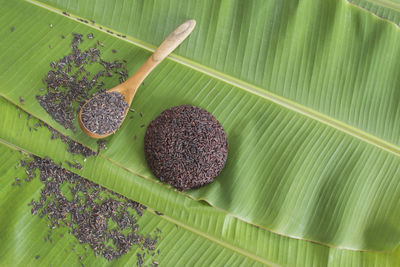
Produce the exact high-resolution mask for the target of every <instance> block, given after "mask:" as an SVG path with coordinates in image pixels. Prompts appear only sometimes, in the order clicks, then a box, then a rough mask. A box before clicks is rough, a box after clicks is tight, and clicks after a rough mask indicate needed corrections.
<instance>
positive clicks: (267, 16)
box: [0, 1, 400, 266]
mask: <svg viewBox="0 0 400 267" xmlns="http://www.w3.org/2000/svg"><path fill="white" fill-rule="evenodd" d="M2 2H3V3H2V6H3V9H2V10H1V11H0V12H1V13H0V15H1V16H0V25H4V26H3V27H2V29H0V37H1V40H2V41H1V43H0V62H1V65H0V95H2V96H3V97H4V98H5V99H7V101H6V100H2V102H1V103H2V104H1V109H2V112H1V114H2V117H1V119H0V123H1V130H0V131H1V136H0V138H1V140H2V142H3V143H5V144H9V145H10V146H11V147H13V148H15V147H19V148H21V149H24V150H26V151H28V152H31V153H34V154H37V155H41V156H50V157H51V158H53V159H55V160H56V161H57V160H58V161H62V160H65V159H68V158H69V157H71V156H70V155H68V153H67V152H65V148H63V149H60V147H63V144H62V143H59V144H56V142H55V141H54V142H51V143H50V145H49V138H50V133H49V132H46V130H40V131H39V132H37V133H36V132H29V131H28V129H27V128H26V122H25V121H22V120H21V122H20V121H19V120H17V118H18V110H17V108H16V107H15V106H13V105H12V104H11V103H13V104H15V105H18V106H19V108H21V109H24V110H27V111H28V112H29V113H31V114H33V115H34V116H35V117H37V118H39V119H41V120H42V121H45V122H46V123H48V124H49V125H51V126H52V127H54V128H56V129H58V130H60V131H61V132H63V133H65V134H67V135H69V136H71V137H72V138H73V139H75V140H77V141H79V142H81V143H84V144H86V145H88V146H91V147H94V144H95V142H94V141H93V140H91V139H89V138H88V137H86V136H84V135H83V134H82V133H78V134H74V133H72V132H71V131H67V130H65V129H63V128H62V127H61V126H60V125H58V124H57V123H56V122H54V121H53V120H52V119H51V118H50V116H49V115H48V114H47V113H46V112H45V111H44V110H43V109H42V108H41V107H40V105H39V104H38V103H37V102H36V100H35V95H36V94H38V92H39V91H38V90H39V88H40V87H43V84H42V83H41V78H42V77H43V75H44V74H45V73H47V71H48V68H49V66H48V65H49V63H50V62H51V61H53V60H56V59H58V58H60V57H62V56H63V55H65V54H66V53H67V51H68V49H69V44H70V39H66V40H62V39H61V38H60V36H61V35H62V34H65V35H68V34H70V33H71V32H82V33H85V34H86V33H89V32H94V33H95V36H96V37H97V39H99V40H101V41H102V42H103V43H105V44H106V47H105V49H104V56H105V57H111V56H112V52H111V50H112V49H118V55H119V56H121V57H123V58H127V59H128V61H129V63H128V67H129V69H130V71H131V73H130V74H133V73H134V71H135V70H137V69H138V68H139V67H140V65H141V64H142V63H143V62H144V61H145V59H146V58H147V57H148V56H150V52H149V51H150V50H152V49H153V48H154V45H157V44H159V43H160V42H161V41H162V39H163V38H164V37H165V36H166V35H168V33H169V32H170V31H172V30H173V29H174V28H175V27H176V26H177V25H179V24H180V23H181V22H183V21H184V20H186V19H189V18H195V19H196V20H197V22H198V25H197V28H196V30H195V32H194V33H193V34H192V35H191V36H190V37H189V39H188V40H187V41H186V42H185V43H183V44H182V45H181V47H180V48H178V50H177V51H176V54H175V55H172V56H171V57H170V58H169V59H168V60H166V62H165V63H162V64H161V66H159V67H158V68H157V69H156V70H155V71H154V73H153V74H152V75H150V76H149V77H148V79H147V80H146V82H145V85H144V86H142V87H141V88H140V89H139V92H138V94H137V96H136V97H135V100H134V103H133V106H134V107H135V109H137V110H139V111H142V112H143V113H144V118H143V119H141V120H140V119H136V120H130V121H126V122H125V123H124V125H123V127H122V128H121V130H120V131H119V132H118V133H117V134H116V135H114V136H113V137H111V138H109V144H108V147H109V149H108V150H106V151H105V152H103V153H102V154H101V155H100V156H99V157H96V158H93V159H91V158H90V159H88V160H87V161H86V162H85V164H84V169H83V170H82V173H80V174H81V175H83V176H84V177H86V178H88V179H90V180H92V181H95V182H97V183H99V184H101V185H104V186H106V187H108V188H110V189H112V190H114V191H116V192H119V193H121V194H123V195H125V196H128V197H130V198H132V199H134V200H136V201H139V202H141V203H143V204H145V205H148V206H149V207H150V209H151V210H158V211H161V212H163V213H164V214H165V215H164V216H161V217H160V216H155V215H152V214H150V215H148V220H149V221H153V222H154V225H157V224H159V225H160V226H164V225H165V228H166V229H167V231H165V230H164V229H163V230H164V232H168V231H170V233H171V234H168V235H167V236H170V235H171V237H170V238H171V239H168V238H167V237H166V238H165V239H164V240H163V241H162V243H160V246H161V247H162V246H165V249H164V250H168V251H167V252H166V254H165V255H166V256H163V257H161V259H160V261H161V262H164V263H168V264H171V265H186V264H188V265H190V264H191V263H197V264H205V265H209V264H211V265H212V264H214V265H224V264H228V265H240V264H243V265H252V264H253V262H259V263H264V264H269V265H284V266H287V265H289V266H310V265H313V264H315V266H324V265H330V266H343V265H346V263H347V265H350V263H351V264H354V265H355V266H356V265H360V266H368V265H369V264H370V265H371V266H376V265H381V266H391V265H393V266H395V265H396V263H398V262H399V260H400V259H399V252H398V249H397V250H395V249H396V247H398V244H399V241H400V240H399V239H400V229H399V228H400V225H399V222H400V213H399V209H400V205H399V203H400V189H399V184H400V183H399V182H400V180H399V174H398V169H399V168H398V167H399V157H398V155H399V151H400V150H399V147H398V143H399V137H398V136H399V135H398V131H399V130H400V128H399V127H398V123H399V120H398V118H397V117H398V113H399V111H398V110H399V108H398V98H397V96H398V89H399V84H400V80H399V78H398V77H399V73H400V66H399V64H396V63H397V62H399V57H400V50H399V46H398V45H397V44H398V43H399V41H400V40H399V39H400V37H399V29H398V28H397V27H396V26H395V25H394V24H393V23H391V22H389V21H385V20H382V19H380V18H378V17H376V16H374V15H372V14H371V13H369V12H366V11H364V10H362V9H359V8H358V7H355V6H351V5H348V4H347V3H345V2H342V1H329V2H327V3H319V2H318V1H303V2H294V1H288V2H280V1H270V2H268V3H264V2H262V1H259V2H257V1H249V2H243V1H237V2H233V1H221V2H217V1H187V2H185V3H181V2H179V1H176V2H175V1H168V2H162V3H158V2H157V3H156V2H153V1H116V5H115V6H114V5H113V4H111V2H109V1H43V3H42V2H36V1H35V2H33V1H32V2H24V1H16V2H10V1H7V2H6V1H2ZM64 10H66V11H68V12H70V13H71V14H72V15H73V16H79V17H82V18H85V19H88V20H89V19H93V20H95V21H96V25H87V24H84V23H80V22H78V21H76V20H75V19H74V18H70V17H65V16H63V15H62V14H61V11H64ZM395 11H396V10H395ZM49 24H52V25H53V27H52V28H50V27H49ZM99 25H102V27H103V28H109V29H112V30H113V31H114V32H119V33H123V34H126V35H128V40H122V39H121V38H117V37H116V36H115V35H114V36H112V35H109V34H106V33H104V32H101V31H99V30H98V29H97V27H98V26H99ZM10 27H15V31H14V32H12V33H11V32H10ZM85 44H86V45H88V46H91V45H93V44H90V43H89V42H86V43H85ZM49 45H52V48H51V49H50V48H49ZM114 82H115V83H116V82H117V81H114ZM115 83H114V84H113V83H112V82H110V81H109V82H108V84H106V86H108V87H109V88H110V87H112V86H113V85H115ZM20 96H24V98H25V104H24V105H21V104H20V103H19V97H20ZM186 103H190V104H195V105H199V106H202V107H204V108H206V109H207V110H209V111H211V112H212V113H213V114H215V115H216V117H217V118H218V119H219V120H220V121H221V123H222V124H223V126H224V127H225V129H226V131H227V133H228V138H229V141H230V154H229V158H228V162H227V166H226V168H225V170H224V171H223V173H222V174H221V175H220V177H218V178H217V180H216V181H215V182H214V183H213V184H211V185H209V186H206V187H204V188H202V189H200V190H195V191H191V192H188V193H185V194H183V193H179V192H176V191H174V190H172V189H171V188H169V187H167V186H165V185H162V184H160V183H159V182H158V181H157V180H156V179H155V178H154V176H153V175H152V174H151V172H150V171H149V170H148V168H147V165H146V163H145V161H144V156H143V142H142V140H143V136H144V129H143V128H140V125H141V124H142V123H143V122H145V123H146V125H147V124H148V123H149V122H150V121H151V120H152V119H154V118H155V117H156V116H157V115H158V114H159V113H160V112H161V111H162V110H163V109H165V108H168V107H171V106H175V105H179V104H186ZM3 114H4V115H3ZM16 120H17V121H16ZM134 135H137V137H138V138H137V140H138V141H136V142H134V141H133V136H134ZM3 153H5V154H9V153H8V152H6V150H5V152H3ZM3 153H2V154H3ZM5 158H7V159H8V157H5ZM10 161H11V159H10ZM10 164H11V163H10ZM9 166H10V165H8V167H7V168H5V170H7V169H9ZM9 172H10V173H8V174H7V175H6V176H4V177H7V179H8V181H9V182H8V183H6V182H5V185H4V187H3V188H5V190H4V191H3V192H4V194H6V195H7V198H2V204H1V205H2V207H3V206H4V207H8V206H9V202H10V199H18V198H19V197H18V196H17V195H18V192H17V191H15V190H14V188H10V187H7V185H9V184H10V183H11V182H12V179H13V177H11V176H13V175H16V174H14V173H13V171H12V168H11V169H9ZM15 172H17V171H15ZM38 186H39V185H38ZM37 188H38V187H36V189H34V188H32V189H26V190H28V191H27V193H26V195H27V198H26V199H25V200H22V199H19V201H18V202H15V203H13V209H7V211H6V212H4V214H1V217H0V218H6V217H13V218H15V221H13V223H12V222H8V221H5V222H4V224H5V225H4V226H3V225H2V229H6V230H4V231H3V232H4V233H7V235H5V234H4V235H5V236H6V237H7V238H8V239H6V241H7V242H2V246H4V247H3V248H2V253H3V255H4V256H2V257H0V260H2V261H3V263H5V264H6V265H10V264H12V263H15V262H17V263H20V264H26V263H28V264H29V263H31V264H35V263H36V262H35V261H34V260H33V259H34V255H33V254H34V253H35V252H34V251H30V250H29V247H31V246H32V247H37V248H42V246H43V245H41V244H40V243H39V242H38V243H35V244H34V245H32V244H33V243H32V240H36V239H37V237H38V236H39V235H40V234H41V230H40V229H39V228H41V227H40V226H36V228H35V229H34V230H32V229H26V231H27V232H29V233H30V234H29V235H28V234H26V235H22V236H26V237H21V236H18V241H16V239H17V237H16V236H15V234H14V232H15V231H16V230H17V229H18V228H13V227H16V226H15V225H16V222H19V223H22V224H28V222H30V221H32V220H33V218H31V217H27V214H29V209H28V208H25V209H23V208H22V207H24V205H26V203H28V202H29V201H30V199H31V198H32V196H34V194H35V193H36V194H37ZM29 190H32V191H29ZM11 197H12V198H11ZM196 200H204V201H206V202H208V203H209V204H211V205H212V207H211V206H208V205H207V204H205V203H204V202H198V201H196ZM26 201H28V202H26ZM214 207H215V208H214ZM17 210H21V211H17ZM2 212H3V211H2ZM146 218H147V217H146ZM146 218H143V220H147V219H146ZM171 223H172V224H171ZM39 224H40V222H38V225H39ZM42 224H43V223H42ZM173 224H177V225H180V226H182V227H181V228H182V229H184V231H183V233H182V239H184V240H185V245H182V246H179V242H177V240H176V239H173V238H172V237H173V236H175V234H174V232H172V231H173V230H172V228H173V227H171V225H172V226H173ZM168 229H169V230H168ZM42 231H43V230H42ZM168 233H169V232H168ZM2 236H3V234H2ZM177 238H178V239H179V237H177ZM295 238H297V239H300V240H297V239H295ZM186 240H188V241H186ZM195 240H196V241H198V242H195ZM307 240H310V241H313V242H308V241H307ZM316 243H321V244H323V245H318V244H316ZM17 244H22V245H21V246H17ZM182 244H183V242H182ZM326 245H329V246H332V247H331V248H329V247H327V246H326ZM27 246H28V247H27ZM60 246H61V245H60ZM186 247H187V248H188V249H186ZM333 247H339V248H348V249H353V250H386V252H372V251H371V252H358V251H347V250H341V249H337V248H333ZM201 248H204V250H203V251H202V249H201ZM44 250H45V249H44ZM28 251H29V253H31V254H30V255H32V257H30V258H29V257H28V258H27V259H26V261H23V260H22V258H21V257H20V255H25V254H26V253H28ZM46 251H49V253H48V254H47V255H48V256H46V259H44V258H43V260H48V262H49V263H50V262H52V261H53V260H54V259H57V261H53V262H60V263H65V264H68V263H70V261H69V260H71V261H72V259H68V258H67V259H65V255H62V254H61V253H57V249H54V250H53V249H52V248H51V247H48V248H47V250H46ZM207 251H208V252H207ZM6 252H9V253H6ZM210 252H213V253H214V254H213V255H210V254H207V253H210ZM19 253H21V254H19ZM58 254H59V255H58ZM0 255H1V254H0ZM35 255H36V254H35ZM132 255H135V253H133V254H132ZM132 255H131V256H132ZM193 255H197V256H196V257H194V256H193ZM47 257H48V258H47ZM132 257H133V256H132ZM200 257H202V258H200ZM3 259H4V260H3ZM41 259H42V258H41ZM228 259H229V260H231V262H229V261H228ZM89 260H90V264H95V262H96V259H95V258H93V259H89ZM130 260H132V261H133V259H131V258H129V256H127V257H126V258H123V259H121V261H120V262H119V263H121V264H124V263H128V262H130ZM37 264H39V262H37ZM102 264H105V262H103V263H102ZM340 264H342V265H340Z"/></svg>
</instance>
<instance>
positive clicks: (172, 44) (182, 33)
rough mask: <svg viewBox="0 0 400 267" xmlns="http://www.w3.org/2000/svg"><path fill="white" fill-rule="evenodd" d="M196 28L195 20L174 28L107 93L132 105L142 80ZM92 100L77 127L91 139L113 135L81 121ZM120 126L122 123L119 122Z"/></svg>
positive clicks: (80, 117)
mask: <svg viewBox="0 0 400 267" xmlns="http://www.w3.org/2000/svg"><path fill="white" fill-rule="evenodd" d="M195 26H196V21H195V20H193V19H192V20H188V21H186V22H185V23H183V24H182V25H180V26H179V27H178V28H176V29H175V30H174V31H173V32H172V33H171V34H170V35H168V37H167V38H166V39H165V40H164V42H163V43H162V44H161V45H160V46H159V47H158V48H157V49H156V50H155V51H154V53H153V54H152V55H151V57H150V58H149V59H148V60H147V61H146V62H145V63H144V64H143V66H142V67H140V69H139V70H138V71H137V72H136V73H135V74H133V75H132V76H131V77H130V78H129V79H128V80H126V81H125V82H123V83H121V84H119V85H117V86H115V87H114V88H112V89H110V90H108V91H107V93H111V92H118V93H120V94H122V95H124V96H125V100H126V102H127V103H128V106H130V105H131V104H132V100H133V98H134V96H135V94H136V92H137V90H138V88H139V86H140V85H141V84H142V82H143V80H144V79H145V78H146V77H147V76H148V75H149V74H150V73H151V71H152V70H153V69H154V68H155V67H156V66H157V65H158V64H160V63H161V62H162V61H163V60H164V59H165V58H166V57H167V56H168V55H169V54H171V52H172V51H174V50H175V48H177V47H178V46H179V45H180V44H181V43H182V42H183V41H184V40H185V39H186V38H187V37H188V36H189V34H190V33H191V32H192V31H193V29H194V27H195ZM92 99H93V98H91V99H89V100H88V101H86V103H85V104H83V106H82V107H81V109H80V110H79V114H78V117H79V118H78V121H79V126H80V127H81V129H82V131H83V132H84V133H86V134H87V135H88V136H90V137H92V138H105V137H107V136H110V135H112V134H114V133H115V132H116V131H117V130H118V128H117V129H115V130H114V131H112V132H109V133H105V134H98V133H95V132H92V131H90V130H89V129H88V128H87V127H86V126H85V124H84V123H83V121H82V110H83V108H84V107H85V105H86V104H88V103H89V102H90V101H92ZM128 111H129V108H127V109H126V112H125V116H124V119H125V117H126V114H128ZM121 124H122V122H121Z"/></svg>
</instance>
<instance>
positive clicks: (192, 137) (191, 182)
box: [144, 105, 228, 191]
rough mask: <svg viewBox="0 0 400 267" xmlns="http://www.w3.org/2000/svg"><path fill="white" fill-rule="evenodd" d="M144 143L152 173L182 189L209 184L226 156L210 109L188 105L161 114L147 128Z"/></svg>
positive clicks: (221, 131)
mask: <svg viewBox="0 0 400 267" xmlns="http://www.w3.org/2000/svg"><path fill="white" fill-rule="evenodd" d="M144 145H145V155H146V160H147V162H148V164H149V166H150V169H151V170H152V172H153V173H154V175H155V176H157V177H158V178H159V179H160V180H161V181H162V182H166V183H169V184H171V185H173V186H174V187H175V188H177V189H179V190H182V191H184V190H188V189H192V188H198V187H201V186H203V185H206V184H209V183H211V182H212V181H213V180H214V178H215V177H216V176H217V175H218V174H219V173H220V172H221V171H222V169H223V168H224V166H225V162H226V159H227V157H228V140H227V137H226V134H225V131H224V129H223V127H222V125H221V124H220V123H219V122H218V120H217V119H216V118H215V117H214V116H213V115H212V114H211V113H210V112H208V111H206V110H204V109H202V108H200V107H195V106H190V105H183V106H178V107H173V108H171V109H167V110H165V111H164V112H163V113H161V115H159V116H158V117H157V118H156V119H155V120H154V121H152V122H151V123H150V125H149V127H148V128H147V131H146V136H145V140H144Z"/></svg>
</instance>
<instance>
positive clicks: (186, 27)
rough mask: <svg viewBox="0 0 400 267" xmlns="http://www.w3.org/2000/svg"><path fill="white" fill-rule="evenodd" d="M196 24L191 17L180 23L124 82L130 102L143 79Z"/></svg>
mask: <svg viewBox="0 0 400 267" xmlns="http://www.w3.org/2000/svg"><path fill="white" fill-rule="evenodd" d="M195 26H196V21H195V20H193V19H191V20H188V21H186V22H185V23H183V24H182V25H180V26H179V27H178V28H176V29H175V31H173V32H172V33H171V34H170V35H168V37H167V38H166V39H165V40H164V42H162V44H161V45H160V46H159V47H158V48H157V49H156V51H154V53H153V55H152V56H151V57H150V58H149V59H148V60H147V61H146V63H144V64H143V66H142V67H140V69H139V70H138V71H137V72H136V73H135V74H134V75H133V76H132V77H130V78H129V79H128V80H126V81H125V82H124V84H123V85H124V87H125V88H126V89H128V90H129V91H130V92H129V95H130V97H129V98H130V99H127V102H128V104H130V103H131V102H132V99H133V96H134V95H135V93H136V90H137V89H138V88H139V86H140V84H141V83H142V82H143V80H144V79H145V78H146V77H147V75H149V74H150V72H151V71H152V70H153V69H154V68H155V67H156V66H157V65H158V64H160V63H161V62H162V61H163V59H164V58H166V57H167V56H168V55H169V54H171V52H172V51H174V50H175V48H177V47H178V46H179V45H180V44H181V43H182V42H183V41H184V40H185V39H186V37H188V36H189V34H190V33H191V32H192V31H193V29H194V27H195Z"/></svg>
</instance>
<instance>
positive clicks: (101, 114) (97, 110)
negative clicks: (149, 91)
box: [81, 92, 129, 135]
mask: <svg viewBox="0 0 400 267" xmlns="http://www.w3.org/2000/svg"><path fill="white" fill-rule="evenodd" d="M128 108H129V105H128V103H127V102H126V100H125V96H124V95H122V94H120V93H119V92H111V93H108V92H105V93H101V94H99V95H97V96H95V97H93V98H92V100H90V101H89V102H87V103H86V105H84V106H83V107H82V110H81V111H82V115H81V117H82V122H83V124H84V125H85V127H86V128H87V129H88V130H89V131H91V132H93V133H96V134H99V135H103V134H109V133H113V132H115V131H116V130H118V128H119V127H120V126H121V124H122V122H123V121H124V118H125V114H126V111H127V109H128Z"/></svg>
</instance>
